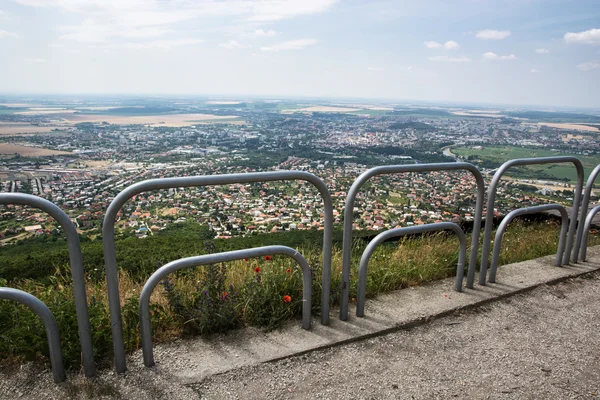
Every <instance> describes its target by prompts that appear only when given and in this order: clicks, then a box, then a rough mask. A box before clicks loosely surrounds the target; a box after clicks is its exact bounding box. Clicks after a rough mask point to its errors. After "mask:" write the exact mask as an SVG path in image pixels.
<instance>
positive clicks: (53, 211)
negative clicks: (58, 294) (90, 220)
mask: <svg viewBox="0 0 600 400" xmlns="http://www.w3.org/2000/svg"><path fill="white" fill-rule="evenodd" d="M0 204H4V205H9V204H15V205H21V206H30V207H35V208H38V209H40V210H42V211H44V212H46V213H48V214H49V215H50V216H51V217H52V218H54V219H55V220H56V221H57V222H58V224H59V225H60V226H62V228H63V230H64V232H65V235H66V237H67V246H68V248H69V260H70V264H71V278H72V279H73V295H74V297H75V310H76V313H77V326H78V328H79V341H80V343H81V352H82V358H83V369H84V373H85V376H87V377H92V376H94V375H96V365H95V364H94V352H93V349H92V335H91V328H90V318H89V313H88V306H87V297H86V290H85V275H84V269H83V259H82V257H81V246H80V244H79V235H78V234H77V229H76V228H75V225H74V224H73V222H72V221H71V219H70V218H69V217H68V216H67V214H65V212H64V211H63V210H61V209H60V208H59V207H58V206H57V205H55V204H54V203H51V202H50V201H48V200H46V199H43V198H41V197H38V196H33V195H30V194H24V193H2V194H0Z"/></svg>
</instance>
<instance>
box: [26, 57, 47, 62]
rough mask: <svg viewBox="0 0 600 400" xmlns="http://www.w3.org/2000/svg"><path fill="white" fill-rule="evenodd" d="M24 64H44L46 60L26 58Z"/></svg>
mask: <svg viewBox="0 0 600 400" xmlns="http://www.w3.org/2000/svg"><path fill="white" fill-rule="evenodd" d="M25 62H28V63H32V64H43V63H45V62H46V60H45V59H43V58H35V57H34V58H26V59H25Z"/></svg>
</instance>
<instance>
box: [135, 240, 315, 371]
mask: <svg viewBox="0 0 600 400" xmlns="http://www.w3.org/2000/svg"><path fill="white" fill-rule="evenodd" d="M273 254H283V255H287V256H290V257H292V258H293V259H294V260H296V262H298V264H299V265H300V268H301V269H302V276H303V287H302V302H303V303H302V328H304V329H309V328H310V317H311V316H310V313H311V307H312V271H311V269H310V267H309V265H308V262H307V261H306V259H305V258H304V257H303V256H302V254H300V253H298V252H297V251H296V250H294V249H292V248H291V247H287V246H264V247H257V248H254V249H244V250H236V251H228V252H224V253H217V254H207V255H203V256H196V257H187V258H181V259H179V260H175V261H171V262H170V263H168V264H165V265H163V266H162V267H160V268H159V269H157V270H156V271H155V272H154V273H153V274H152V276H150V278H149V279H148V281H147V282H146V284H145V285H144V288H143V289H142V293H141V295H140V309H139V313H140V330H141V338H142V350H143V353H144V365H146V367H152V366H153V365H154V355H153V351H152V328H151V326H150V296H151V295H152V291H153V290H154V288H155V287H156V285H158V283H159V282H160V281H161V280H162V279H163V278H164V277H166V276H167V275H168V274H170V273H171V272H174V271H178V270H180V269H184V268H190V267H195V266H199V265H206V264H216V263H221V262H226V261H234V260H241V259H244V258H253V257H263V256H266V255H273Z"/></svg>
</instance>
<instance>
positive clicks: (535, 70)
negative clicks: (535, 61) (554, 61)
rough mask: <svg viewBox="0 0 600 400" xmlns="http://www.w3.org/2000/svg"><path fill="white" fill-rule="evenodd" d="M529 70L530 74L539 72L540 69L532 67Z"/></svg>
mask: <svg viewBox="0 0 600 400" xmlns="http://www.w3.org/2000/svg"><path fill="white" fill-rule="evenodd" d="M529 72H531V73H532V74H537V73H538V72H540V70H539V69H535V68H532V69H531V70H530V71H529Z"/></svg>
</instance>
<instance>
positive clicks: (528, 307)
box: [193, 274, 600, 399]
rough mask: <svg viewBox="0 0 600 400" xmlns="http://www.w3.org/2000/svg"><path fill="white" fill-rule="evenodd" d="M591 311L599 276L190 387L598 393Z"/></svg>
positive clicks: (340, 395) (529, 395) (257, 392)
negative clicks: (410, 328) (407, 329)
mask: <svg viewBox="0 0 600 400" xmlns="http://www.w3.org/2000/svg"><path fill="white" fill-rule="evenodd" d="M598 315H600V275H598V274H596V275H594V276H593V277H592V278H590V279H584V278H579V279H575V280H572V281H569V282H566V283H561V284H559V285H556V286H550V287H541V288H538V289H536V290H534V291H532V292H530V293H527V294H523V295H518V296H515V297H512V298H509V299H507V300H504V301H501V302H497V303H493V304H491V305H488V306H485V307H482V308H478V309H476V310H473V311H468V312H466V313H463V314H461V315H451V316H448V317H445V318H442V319H439V320H437V321H434V322H432V323H431V324H428V325H424V326H421V327H418V328H414V329H412V330H409V331H401V332H397V333H393V334H389V335H386V336H381V337H378V338H375V339H369V340H366V341H363V342H359V343H355V344H349V345H345V346H341V347H337V348H334V349H328V350H324V351H318V352H313V353H310V354H308V355H304V356H299V357H294V358H292V359H289V360H283V361H279V362H275V363H270V364H262V365H258V366H255V367H249V368H243V369H240V370H234V371H231V372H229V373H226V374H223V375H217V376H213V377H212V378H209V379H208V380H206V381H205V382H203V383H201V384H198V385H196V386H193V388H194V390H195V391H196V393H198V394H199V395H200V396H201V398H207V399H280V398H281V399H304V398H308V399H394V398H396V399H441V398H463V399H464V398H466V399H544V398H545V399H574V398H581V399H588V398H595V397H596V396H597V394H598V393H600V335H598V332H600V319H599V318H598ZM290 340H293V338H290Z"/></svg>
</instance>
